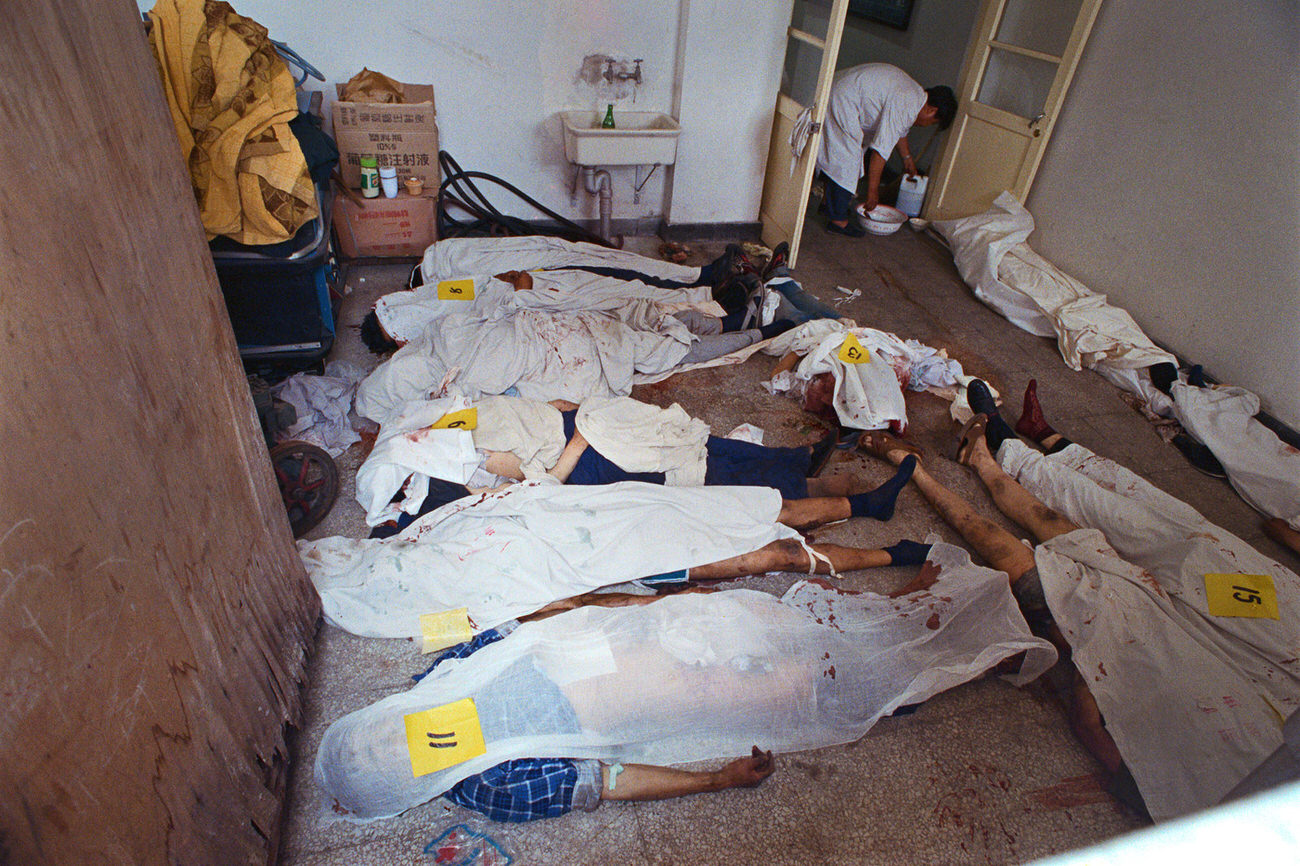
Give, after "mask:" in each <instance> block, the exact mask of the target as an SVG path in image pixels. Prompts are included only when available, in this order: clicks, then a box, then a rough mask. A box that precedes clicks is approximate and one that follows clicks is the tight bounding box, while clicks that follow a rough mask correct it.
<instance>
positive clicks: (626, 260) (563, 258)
mask: <svg viewBox="0 0 1300 866" xmlns="http://www.w3.org/2000/svg"><path fill="white" fill-rule="evenodd" d="M565 265H596V266H603V267H609V268H623V269H624V270H630V271H637V272H639V273H643V274H649V275H650V276H653V277H660V278H663V279H668V280H679V281H681V282H693V281H694V280H697V279H699V275H700V269H699V268H693V267H687V266H685V265H678V264H674V263H672V262H666V261H662V260H661V259H652V258H650V257H648V256H642V255H638V254H636V253H633V252H630V251H628V250H614V249H610V248H609V247H602V246H600V245H598V244H590V243H586V242H585V241H582V242H574V241H566V240H561V239H560V238H548V237H541V236H539V235H533V236H525V237H517V238H448V239H447V240H442V241H438V242H437V243H434V244H433V245H432V246H430V247H429V248H428V249H426V250H425V251H424V258H423V259H421V261H420V270H421V272H422V273H423V275H424V281H425V282H426V283H430V282H434V283H436V282H437V281H438V280H450V279H455V278H457V277H464V276H468V275H473V274H499V273H501V272H502V271H511V270H514V271H518V270H530V271H531V270H536V269H541V268H562V267H564V266H565Z"/></svg>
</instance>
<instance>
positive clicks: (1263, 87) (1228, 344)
mask: <svg viewBox="0 0 1300 866" xmlns="http://www.w3.org/2000/svg"><path fill="white" fill-rule="evenodd" d="M1298 169H1300V10H1297V5H1296V3H1295V2H1294V0H1262V2H1258V3H1252V4H1227V3H1219V2H1215V0H1107V2H1105V3H1103V4H1102V6H1101V13H1100V15H1099V17H1098V19H1097V23H1096V26H1095V28H1094V30H1093V34H1092V37H1091V39H1090V40H1089V43H1088V46H1087V48H1086V49H1085V51H1084V55H1083V59H1082V61H1081V63H1080V66H1079V69H1078V72H1077V74H1076V76H1075V79H1074V84H1073V86H1072V87H1071V89H1070V92H1069V95H1068V97H1067V99H1066V103H1065V107H1064V110H1063V111H1062V114H1061V118H1060V120H1059V121H1058V123H1057V125H1056V129H1055V132H1054V134H1053V138H1052V142H1051V144H1050V145H1049V147H1048V150H1047V153H1046V156H1045V157H1044V160H1043V163H1042V167H1041V168H1040V170H1039V173H1038V176H1037V178H1036V180H1035V182H1034V186H1033V189H1032V191H1031V193H1030V196H1029V200H1028V202H1027V203H1026V204H1027V206H1028V207H1029V210H1030V211H1031V212H1032V213H1033V214H1034V216H1035V218H1036V220H1037V224H1038V230H1037V231H1036V232H1035V233H1034V235H1033V236H1031V237H1030V244H1031V245H1032V246H1034V248H1035V249H1037V250H1038V251H1039V252H1041V253H1042V254H1043V255H1044V256H1046V257H1047V258H1048V259H1049V260H1051V261H1053V262H1055V263H1056V264H1057V265H1059V266H1060V267H1061V268H1062V269H1063V270H1065V271H1066V272H1067V273H1070V274H1072V275H1074V276H1076V277H1078V278H1079V279H1081V280H1083V282H1085V283H1086V284H1088V285H1089V286H1091V287H1092V288H1094V289H1096V290H1097V291H1100V292H1105V293H1107V294H1109V295H1110V297H1111V299H1112V300H1113V301H1114V302H1115V303H1116V304H1119V305H1121V306H1123V307H1125V308H1127V309H1128V310H1129V311H1130V312H1132V314H1133V316H1134V318H1135V319H1136V320H1137V321H1138V323H1139V324H1141V325H1142V327H1143V328H1144V329H1146V331H1147V332H1148V333H1149V334H1150V335H1151V336H1152V337H1153V338H1154V339H1155V340H1157V341H1158V342H1160V343H1162V344H1164V345H1165V346H1167V347H1168V348H1169V349H1171V350H1173V351H1175V352H1177V353H1178V354H1180V355H1182V356H1183V357H1185V358H1187V359H1188V360H1190V361H1193V362H1197V363H1201V364H1203V365H1204V366H1205V369H1206V371H1207V372H1208V373H1209V374H1210V375H1212V376H1213V377H1215V378H1217V379H1219V380H1221V381H1225V382H1229V383H1232V384H1237V385H1241V386H1244V387H1246V388H1249V389H1251V390H1253V391H1255V392H1256V393H1258V394H1259V395H1260V397H1261V398H1262V400H1263V402H1264V408H1265V409H1266V410H1267V411H1269V412H1271V413H1272V414H1273V415H1275V416H1277V417H1278V418H1280V419H1281V420H1283V421H1285V422H1286V423H1288V424H1289V425H1291V426H1292V427H1300V387H1298V385H1297V380H1298V379H1300V174H1298V173H1297V171H1298Z"/></svg>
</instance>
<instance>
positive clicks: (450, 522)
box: [298, 479, 798, 638]
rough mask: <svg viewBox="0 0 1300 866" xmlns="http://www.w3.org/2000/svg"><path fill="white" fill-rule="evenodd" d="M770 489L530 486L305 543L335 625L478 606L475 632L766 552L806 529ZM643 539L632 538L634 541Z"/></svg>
mask: <svg viewBox="0 0 1300 866" xmlns="http://www.w3.org/2000/svg"><path fill="white" fill-rule="evenodd" d="M780 511H781V494H780V493H778V492H777V491H775V490H771V489H768V488H762V487H664V486H662V485H658V484H644V483H641V482H636V481H622V482H619V483H617V484H608V485H602V486H597V487H566V486H563V485H560V484H559V483H558V482H556V481H554V480H552V479H541V480H537V481H523V482H520V483H519V484H513V485H510V486H509V487H507V488H504V489H502V490H499V491H495V492H490V493H484V494H481V495H480V496H478V497H473V498H470V499H462V500H459V501H457V502H453V503H450V504H448V505H444V506H443V507H442V508H439V509H437V510H435V511H431V512H429V513H428V514H426V515H425V516H423V517H421V518H418V519H416V520H415V521H414V522H413V523H411V525H410V526H408V527H407V528H406V529H405V530H403V531H402V532H401V533H400V534H398V535H395V536H393V537H391V538H385V539H369V538H367V539H353V538H341V537H333V538H323V539H319V540H316V541H299V542H298V552H299V554H300V555H301V556H302V561H303V564H304V565H305V566H306V568H307V573H308V575H309V576H310V577H311V579H312V582H313V583H314V584H315V586H316V591H317V592H318V593H319V594H320V597H321V609H322V612H323V613H324V615H325V618H326V620H327V621H329V622H330V623H332V624H334V625H336V626H338V627H339V628H341V629H344V630H346V631H349V632H351V633H353V634H357V635H362V636H365V637H387V638H405V637H416V636H418V635H419V634H420V627H419V617H420V615H421V614H426V613H437V612H440V611H446V610H455V609H457V608H461V607H467V608H468V609H469V616H470V620H471V622H472V623H473V625H474V627H475V629H476V630H479V629H486V628H491V627H493V626H495V625H499V624H500V623H502V622H505V621H506V620H508V619H511V618H514V617H519V616H523V615H525V614H529V613H532V612H533V611H536V610H537V609H539V608H541V607H543V606H545V605H546V604H549V603H550V602H552V601H556V600H558V599H561V598H569V597H570V596H574V595H580V594H581V593H584V592H587V591H589V590H593V589H598V588H600V587H602V586H609V585H612V584H615V583H623V582H626V581H629V580H635V579H637V578H641V577H648V576H650V575H655V574H663V573H666V572H670V571H678V570H680V569H683V568H691V567H693V566H698V565H705V564H708V563H710V562H717V561H719V560H723V559H728V558H730V557H733V556H739V555H740V554H742V553H750V552H752V551H755V550H758V549H759V548H760V547H763V546H764V545H766V544H768V543H769V542H772V541H776V540H777V539H781V538H796V537H798V533H797V532H795V531H794V530H793V529H790V528H789V527H786V526H783V525H781V524H780V523H777V522H776V518H777V515H778V514H779V513H780ZM632 539H635V542H632V541H631V540H632Z"/></svg>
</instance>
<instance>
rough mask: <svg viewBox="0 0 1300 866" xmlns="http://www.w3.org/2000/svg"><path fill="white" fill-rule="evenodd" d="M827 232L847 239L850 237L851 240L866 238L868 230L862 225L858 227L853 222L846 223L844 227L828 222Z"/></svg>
mask: <svg viewBox="0 0 1300 866" xmlns="http://www.w3.org/2000/svg"><path fill="white" fill-rule="evenodd" d="M826 231H828V232H831V233H833V234H837V235H844V236H845V237H850V238H861V237H866V234H867V230H866V229H864V228H863V227H862V226H860V225H856V224H855V223H854V222H853V220H849V221H848V222H847V223H845V224H844V225H842V226H837V225H836V224H835V223H833V222H831V221H829V220H827V221H826Z"/></svg>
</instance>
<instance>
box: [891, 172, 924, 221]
mask: <svg viewBox="0 0 1300 866" xmlns="http://www.w3.org/2000/svg"><path fill="white" fill-rule="evenodd" d="M929 183H930V179H929V178H928V177H923V176H921V175H919V174H918V175H916V176H915V177H906V176H905V177H904V178H903V182H902V183H901V184H899V185H898V205H897V206H898V209H899V210H901V211H902V212H903V213H905V214H907V215H908V216H910V217H914V216H920V215H921V204H922V203H923V202H924V201H925V188H926V186H927V185H929Z"/></svg>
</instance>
